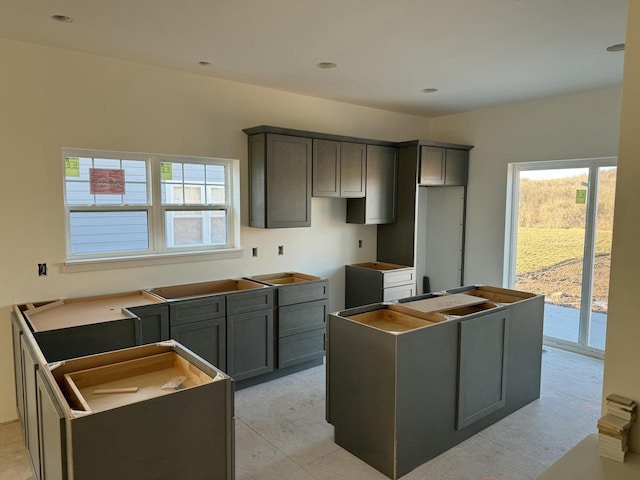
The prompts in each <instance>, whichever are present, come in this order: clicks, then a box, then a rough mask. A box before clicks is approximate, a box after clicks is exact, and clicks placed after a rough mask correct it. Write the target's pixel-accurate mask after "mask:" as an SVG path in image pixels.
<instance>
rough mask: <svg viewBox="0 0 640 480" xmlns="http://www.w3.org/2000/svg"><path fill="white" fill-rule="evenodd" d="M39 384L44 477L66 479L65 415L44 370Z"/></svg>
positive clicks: (49, 479) (39, 378)
mask: <svg viewBox="0 0 640 480" xmlns="http://www.w3.org/2000/svg"><path fill="white" fill-rule="evenodd" d="M37 386H38V414H39V415H38V416H39V427H40V463H41V465H42V472H43V474H42V478H43V479H44V480H65V479H66V478H68V476H67V448H66V446H67V437H66V428H65V417H64V414H63V412H62V409H61V408H60V406H59V405H58V403H57V401H56V398H55V396H54V395H53V392H52V391H51V387H50V386H49V384H48V383H47V380H46V378H45V376H44V375H43V374H42V372H39V373H38V378H37Z"/></svg>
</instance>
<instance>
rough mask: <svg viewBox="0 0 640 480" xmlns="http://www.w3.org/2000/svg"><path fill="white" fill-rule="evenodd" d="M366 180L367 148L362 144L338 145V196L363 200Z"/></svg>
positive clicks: (344, 143)
mask: <svg viewBox="0 0 640 480" xmlns="http://www.w3.org/2000/svg"><path fill="white" fill-rule="evenodd" d="M366 178H367V146H366V145H364V144H363V143H348V142H342V143H341V144H340V196H341V197H343V198H363V197H364V196H365V180H366Z"/></svg>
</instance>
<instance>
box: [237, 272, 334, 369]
mask: <svg viewBox="0 0 640 480" xmlns="http://www.w3.org/2000/svg"><path fill="white" fill-rule="evenodd" d="M250 279H251V280H253V281H257V282H261V283H263V284H265V285H269V286H272V287H274V288H275V292H276V301H275V305H276V319H277V320H276V331H277V345H276V347H277V353H276V358H277V362H276V365H277V367H278V369H279V370H284V369H286V368H289V367H294V366H297V365H301V364H305V363H311V362H313V363H319V362H321V361H322V358H323V357H324V352H325V333H326V318H327V313H328V305H329V283H328V281H327V280H326V279H324V278H321V277H317V276H314V275H307V274H304V273H299V272H281V273H272V274H266V275H256V276H253V277H250Z"/></svg>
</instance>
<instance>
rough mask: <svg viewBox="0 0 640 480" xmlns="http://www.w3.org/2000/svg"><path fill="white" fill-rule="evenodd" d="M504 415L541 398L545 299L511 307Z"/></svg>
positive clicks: (513, 304) (517, 303) (538, 298)
mask: <svg viewBox="0 0 640 480" xmlns="http://www.w3.org/2000/svg"><path fill="white" fill-rule="evenodd" d="M507 308H508V309H509V345H508V352H509V353H508V356H509V368H508V370H507V405H506V407H505V410H506V412H507V413H511V412H514V411H516V410H517V409H519V408H521V407H523V406H525V405H526V404H528V403H530V402H532V401H534V400H536V399H538V398H540V378H541V367H542V335H543V334H542V329H543V318H544V296H542V295H539V296H536V297H534V298H530V299H526V300H521V301H519V302H515V303H512V304H510V305H509V306H508V307H507Z"/></svg>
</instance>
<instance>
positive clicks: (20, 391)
mask: <svg viewBox="0 0 640 480" xmlns="http://www.w3.org/2000/svg"><path fill="white" fill-rule="evenodd" d="M11 333H12V346H13V372H14V380H15V382H16V383H15V386H16V412H17V414H18V422H19V423H20V427H22V434H23V436H24V434H25V433H26V431H25V424H24V384H23V378H24V372H23V365H22V354H21V350H20V348H21V347H20V339H21V338H22V326H21V325H20V322H19V321H18V319H17V317H16V314H15V313H14V312H11ZM23 438H24V437H23ZM25 440H26V438H25Z"/></svg>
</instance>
